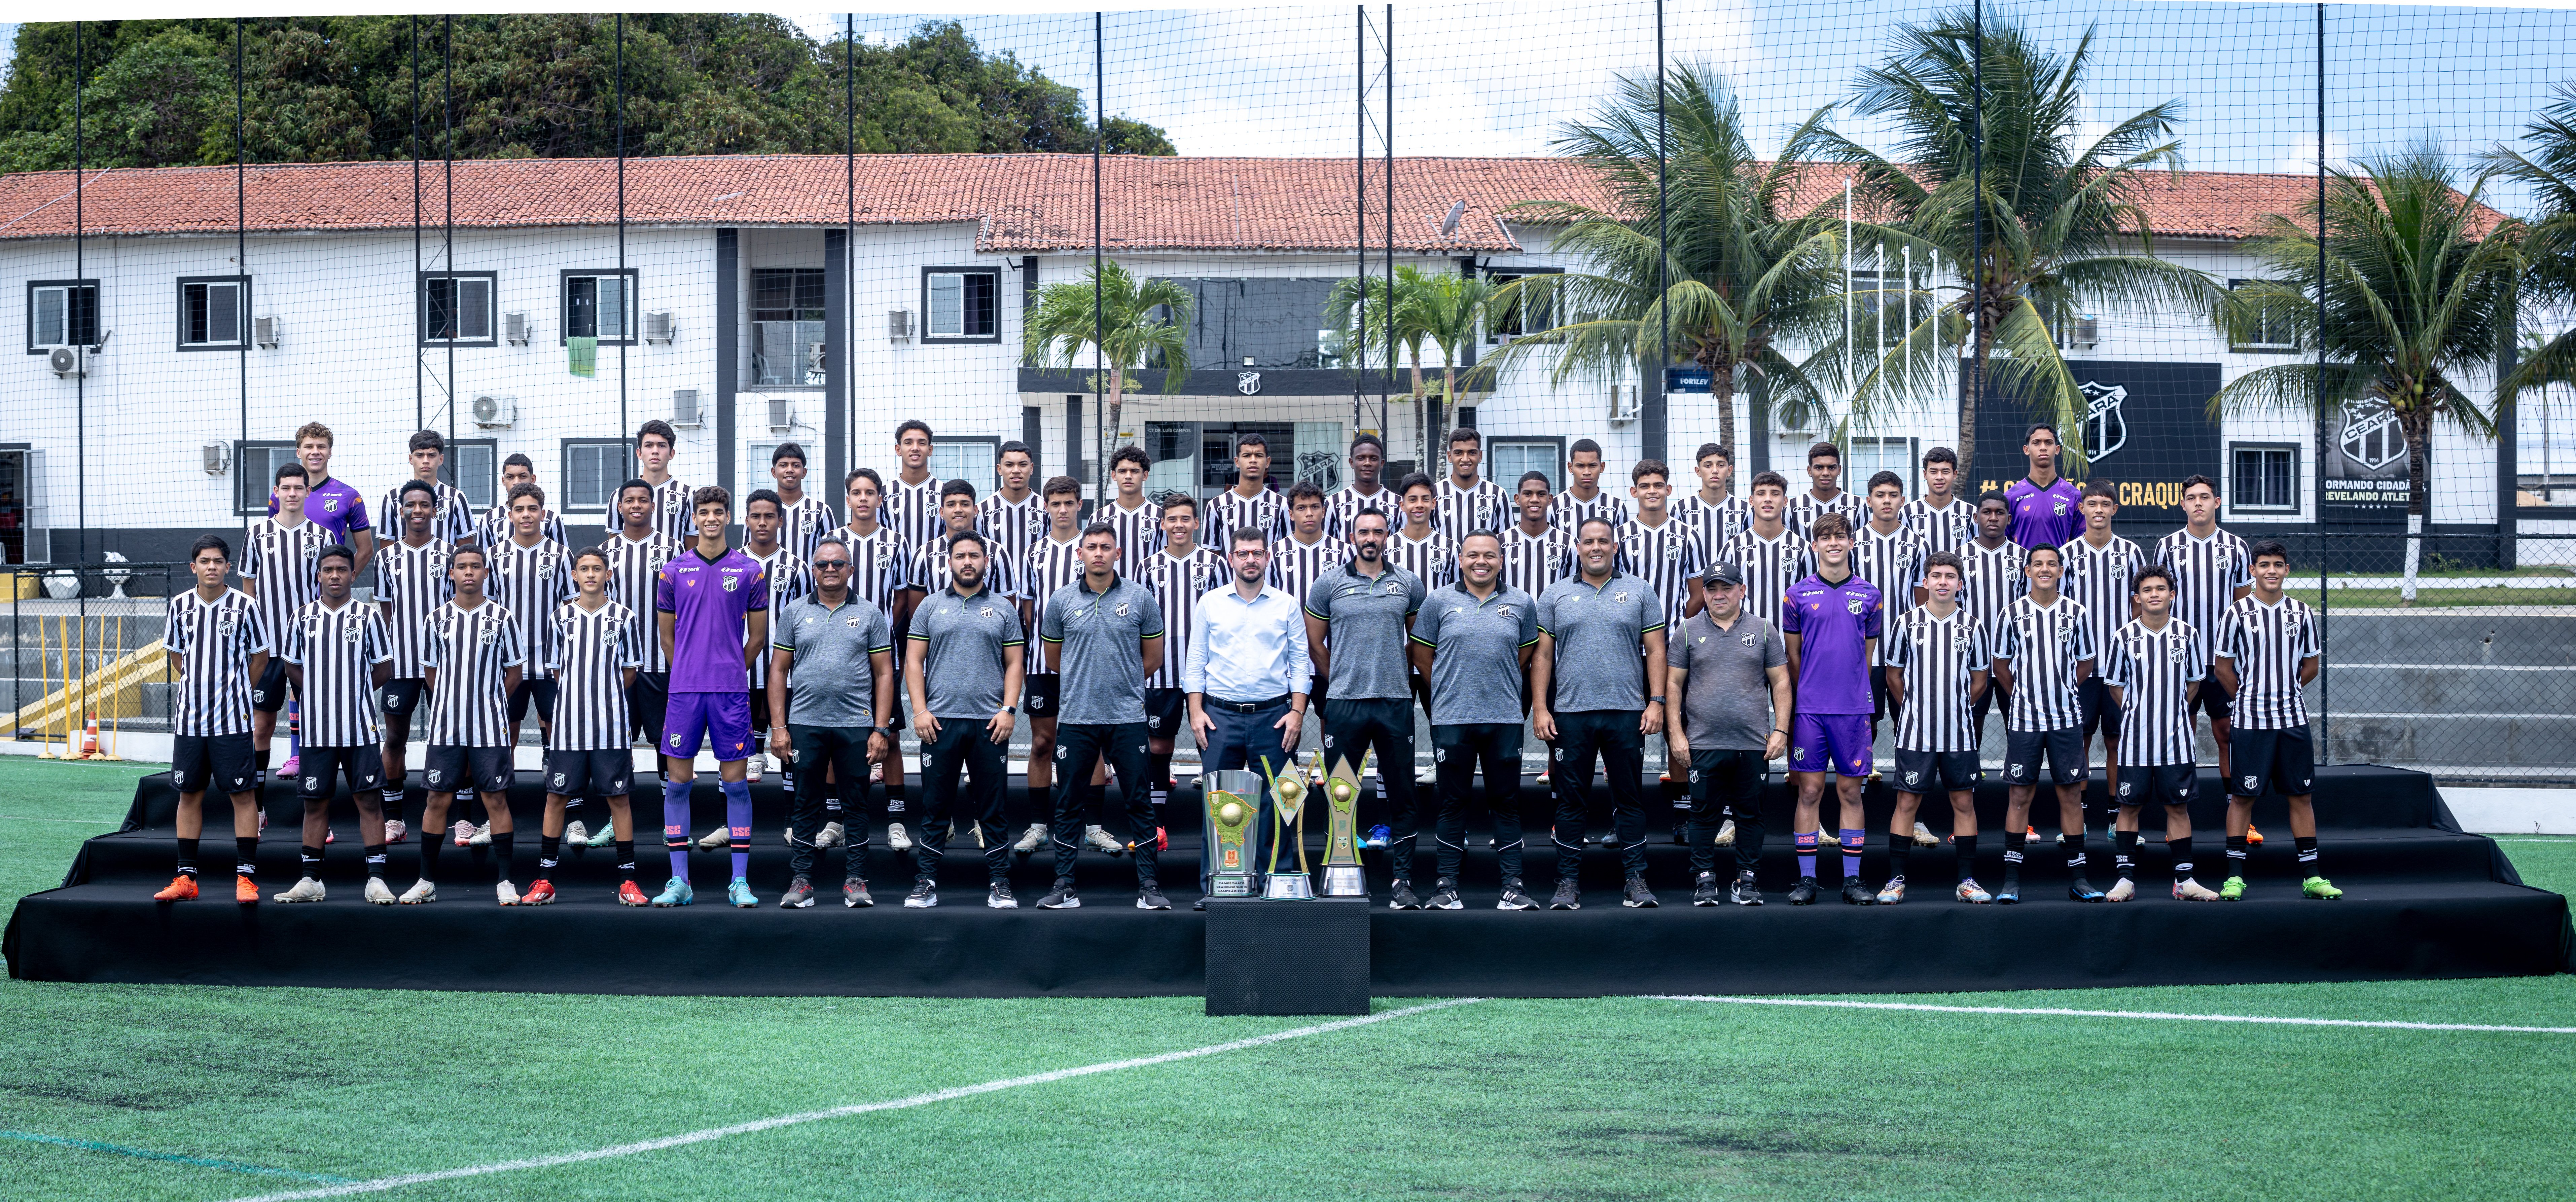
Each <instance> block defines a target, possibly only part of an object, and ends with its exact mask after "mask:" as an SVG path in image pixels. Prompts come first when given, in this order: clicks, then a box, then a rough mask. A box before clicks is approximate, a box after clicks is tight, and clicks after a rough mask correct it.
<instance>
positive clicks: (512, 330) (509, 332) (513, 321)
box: [501, 313, 528, 346]
mask: <svg viewBox="0 0 2576 1202" xmlns="http://www.w3.org/2000/svg"><path fill="white" fill-rule="evenodd" d="M501 340H502V341H504V342H507V343H509V344H510V345H512V346H526V345H528V315H527V314H525V313H504V314H502V315H501Z"/></svg>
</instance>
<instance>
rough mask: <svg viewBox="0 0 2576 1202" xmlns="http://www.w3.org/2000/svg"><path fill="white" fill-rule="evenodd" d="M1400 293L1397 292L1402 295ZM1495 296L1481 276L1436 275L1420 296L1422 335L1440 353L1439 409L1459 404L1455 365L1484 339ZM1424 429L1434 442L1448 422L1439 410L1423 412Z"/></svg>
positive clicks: (1399, 291)
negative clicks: (1486, 321)
mask: <svg viewBox="0 0 2576 1202" xmlns="http://www.w3.org/2000/svg"><path fill="white" fill-rule="evenodd" d="M1401 292H1402V289H1401V288H1400V287H1399V288H1398V293H1399V294H1401ZM1493 296H1494V285H1493V282H1492V281H1490V280H1487V279H1485V278H1484V277H1482V276H1473V275H1454V274H1451V273H1449V272H1445V271H1444V272H1438V273H1435V274H1433V275H1432V276H1431V277H1430V284H1429V286H1428V288H1426V289H1425V290H1424V291H1423V293H1422V294H1421V296H1420V298H1419V300H1420V303H1421V314H1422V326H1423V334H1424V336H1425V337H1426V338H1428V339H1429V340H1430V342H1431V345H1432V347H1433V348H1434V349H1436V350H1438V351H1439V352H1440V399H1439V401H1438V402H1437V404H1439V405H1445V406H1455V405H1457V403H1458V364H1459V362H1460V361H1462V360H1464V359H1465V358H1466V357H1467V353H1468V351H1469V350H1470V349H1471V348H1473V347H1474V346H1475V345H1476V340H1477V339H1479V338H1482V337H1484V336H1485V311H1486V306H1487V304H1488V303H1489V302H1490V301H1492V299H1493ZM1424 416H1425V418H1426V419H1427V420H1426V421H1425V422H1424V426H1425V427H1426V428H1427V429H1429V430H1430V431H1431V434H1432V437H1433V438H1434V439H1437V438H1439V437H1440V435H1441V432H1442V431H1443V430H1444V429H1446V427H1447V424H1448V421H1449V418H1448V416H1447V415H1446V414H1445V413H1444V412H1442V411H1441V410H1439V409H1430V410H1426V411H1425V414H1424Z"/></svg>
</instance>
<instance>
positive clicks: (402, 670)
mask: <svg viewBox="0 0 2576 1202" xmlns="http://www.w3.org/2000/svg"><path fill="white" fill-rule="evenodd" d="M455 550H456V544H454V543H451V542H448V541H446V540H444V539H441V538H438V537H436V536H434V535H433V536H432V537H431V538H430V540H429V541H428V542H425V543H422V544H421V545H419V546H417V547H415V546H412V545H411V544H409V543H406V542H404V541H403V540H401V539H395V540H394V541H392V542H389V543H379V544H377V546H376V562H375V573H376V605H377V607H378V608H380V609H382V610H383V611H384V615H385V630H386V631H387V632H388V633H390V634H391V635H392V636H393V648H394V679H396V680H418V679H420V673H421V666H422V664H423V662H424V659H425V656H426V654H427V652H428V649H429V635H428V633H427V626H426V623H427V622H428V621H429V615H430V612H431V611H432V610H435V609H437V608H438V607H439V606H441V605H445V604H446V603H447V599H448V598H449V597H450V596H452V595H454V594H455V592H456V585H455V583H454V582H453V581H450V580H449V579H448V578H447V564H448V558H449V556H451V555H452V554H454V552H455Z"/></svg>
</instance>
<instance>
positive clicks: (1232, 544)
mask: <svg viewBox="0 0 2576 1202" xmlns="http://www.w3.org/2000/svg"><path fill="white" fill-rule="evenodd" d="M1244 543H1259V544H1261V545H1262V546H1263V547H1265V548H1267V547H1268V546H1269V545H1270V535H1269V533H1268V532H1267V531H1264V530H1263V529H1262V528H1261V527H1259V526H1237V527H1235V528H1234V533H1232V534H1230V535H1227V536H1226V540H1225V546H1226V549H1227V550H1229V551H1231V550H1233V549H1234V548H1236V547H1238V546H1241V545H1243V544H1244Z"/></svg>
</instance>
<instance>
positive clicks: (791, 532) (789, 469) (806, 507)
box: [744, 442, 1027, 713]
mask: <svg viewBox="0 0 2576 1202" xmlns="http://www.w3.org/2000/svg"><path fill="white" fill-rule="evenodd" d="M1014 445H1016V444H1014ZM1008 458H1009V456H1007V455H1005V456H1004V459H1005V460H1006V461H1007V460H1008ZM1005 474H1006V475H1007V472H1006V473H1005ZM1025 474H1026V473H1023V475H1025ZM769 479H770V480H771V482H772V483H774V484H776V485H777V488H776V489H775V490H774V491H776V492H777V494H778V510H779V519H778V545H779V546H782V547H785V548H787V553H788V554H790V555H793V556H795V557H796V558H797V559H799V560H810V559H812V558H814V548H815V546H816V545H817V544H819V543H821V542H822V541H823V536H824V535H825V534H827V533H830V532H831V529H832V528H833V527H834V526H838V525H840V522H839V521H837V520H835V519H834V518H833V517H832V507H831V506H830V505H827V504H825V503H824V501H823V499H822V498H821V497H816V496H809V495H807V493H806V492H805V448H804V447H803V446H801V445H799V444H797V443H792V442H782V443H780V444H778V445H777V446H776V447H775V448H773V449H772V450H771V451H770V452H769ZM1021 488H1022V491H1026V489H1027V485H1025V484H1023V485H1022V486H1021ZM749 512H750V506H749V504H748V503H745V506H744V513H745V520H746V521H748V520H749ZM751 708H752V712H753V713H758V712H760V709H761V707H759V706H756V705H755V706H753V707H751Z"/></svg>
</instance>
